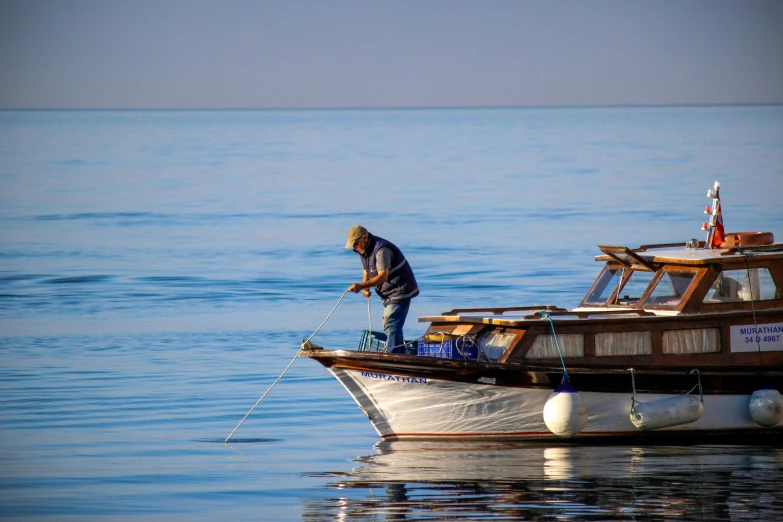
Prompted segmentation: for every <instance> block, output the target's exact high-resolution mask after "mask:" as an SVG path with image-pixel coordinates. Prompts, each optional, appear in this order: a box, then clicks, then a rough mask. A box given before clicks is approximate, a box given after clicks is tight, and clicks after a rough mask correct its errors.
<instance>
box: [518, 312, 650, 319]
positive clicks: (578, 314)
mask: <svg viewBox="0 0 783 522" xmlns="http://www.w3.org/2000/svg"><path fill="white" fill-rule="evenodd" d="M548 315H550V316H552V317H558V316H559V317H563V316H576V317H578V318H580V319H583V318H586V317H592V316H596V315H601V316H604V315H637V316H650V315H655V314H654V313H652V312H648V311H646V310H592V311H587V310H585V311H579V312H575V311H572V312H569V311H567V310H564V311H560V310H558V311H554V312H550V313H549V314H548ZM540 318H541V315H540V314H530V315H526V316H525V319H540Z"/></svg>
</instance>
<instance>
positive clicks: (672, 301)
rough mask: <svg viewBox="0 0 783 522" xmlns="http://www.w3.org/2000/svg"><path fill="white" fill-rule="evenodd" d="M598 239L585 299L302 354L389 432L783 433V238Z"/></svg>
mask: <svg viewBox="0 0 783 522" xmlns="http://www.w3.org/2000/svg"><path fill="white" fill-rule="evenodd" d="M718 191H719V184H717V183H716V186H715V189H714V190H713V191H710V193H708V195H709V196H711V197H712V198H713V207H712V208H709V207H708V208H707V209H706V211H707V212H709V213H710V222H709V223H705V225H704V227H703V228H704V229H706V230H707V232H708V234H707V240H706V241H704V242H698V241H696V240H692V241H691V242H689V243H687V244H686V243H672V244H663V245H643V246H641V247H638V248H629V247H626V246H607V245H599V247H598V248H599V250H600V252H601V254H600V255H598V256H597V257H596V261H599V262H602V263H604V266H603V268H602V270H601V271H600V273H599V274H598V277H597V278H596V280H595V282H594V283H593V285H592V286H591V287H590V289H589V290H588V292H587V294H586V295H585V297H584V298H583V299H582V302H581V303H580V304H579V306H578V307H577V308H575V309H573V310H570V311H569V310H566V309H563V308H559V307H557V306H553V305H549V306H521V307H510V308H464V309H454V310H451V311H449V312H444V313H442V314H440V315H435V316H428V317H421V318H419V321H422V322H428V323H430V324H429V327H428V328H427V331H426V333H425V334H424V336H423V337H422V338H421V339H419V340H418V341H417V345H416V349H415V350H412V349H411V348H410V346H409V347H408V349H407V350H404V351H405V353H391V352H386V351H383V349H379V350H378V351H366V350H342V349H338V350H328V349H324V348H322V347H319V346H315V345H312V344H309V343H308V344H307V345H303V347H302V352H301V355H302V356H304V357H309V358H312V359H315V360H316V361H318V362H319V363H321V364H322V365H324V366H325V367H326V368H328V370H329V371H330V372H331V373H332V374H333V375H334V376H335V377H336V378H337V379H338V380H339V381H340V382H341V383H342V384H343V386H344V387H345V388H346V389H347V390H348V392H349V393H350V394H351V395H352V396H353V398H354V399H355V400H356V402H357V403H358V405H359V407H360V408H361V409H362V410H363V411H364V413H365V414H366V415H367V417H368V418H369V419H370V421H371V422H372V424H373V426H374V427H375V429H376V430H377V431H378V433H379V435H380V436H381V437H382V438H383V439H387V440H396V439H407V438H455V437H463V438H508V439H546V438H557V437H575V438H584V437H616V436H622V437H628V436H632V437H635V436H638V437H644V436H651V435H658V436H660V435H678V434H679V435H685V434H691V435H692V434H694V433H695V434H700V435H710V434H715V435H721V436H724V437H725V436H726V435H727V434H736V435H739V434H745V433H749V432H753V433H754V434H758V433H760V432H768V433H770V434H772V435H773V436H774V434H780V432H781V430H783V423H781V422H780V421H781V418H783V399H781V395H780V393H779V392H778V391H779V390H781V389H783V299H782V298H781V288H783V243H777V244H776V243H774V237H773V235H772V234H771V233H769V232H752V233H735V234H723V233H722V216H721V211H720V198H719V194H718Z"/></svg>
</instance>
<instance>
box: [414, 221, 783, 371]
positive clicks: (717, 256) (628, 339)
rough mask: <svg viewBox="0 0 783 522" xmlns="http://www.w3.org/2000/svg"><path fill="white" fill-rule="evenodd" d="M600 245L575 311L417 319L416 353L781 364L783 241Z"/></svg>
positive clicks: (592, 362)
mask: <svg viewBox="0 0 783 522" xmlns="http://www.w3.org/2000/svg"><path fill="white" fill-rule="evenodd" d="M765 234H767V233H765ZM769 236H771V234H769ZM765 237H766V236H765ZM599 248H600V250H601V252H602V255H599V256H597V257H596V260H597V261H599V262H604V263H605V264H604V267H603V268H602V270H601V272H600V273H599V274H598V277H597V278H596V280H595V282H594V283H593V284H592V286H591V287H590V289H589V290H588V291H587V294H586V295H585V297H584V298H583V299H582V301H581V303H580V304H579V306H578V307H577V308H575V309H574V310H572V311H568V310H566V309H563V308H558V307H556V306H546V307H515V308H488V309H455V310H451V311H449V312H445V313H443V314H441V315H440V316H429V317H421V318H420V319H419V320H420V321H426V322H430V323H431V324H430V326H429V328H428V329H427V331H426V333H425V335H424V337H423V338H422V339H421V340H419V349H418V354H419V355H434V356H436V357H443V358H451V359H468V360H470V359H473V360H477V361H481V360H484V361H488V362H497V363H517V364H528V365H530V364H542V365H549V364H553V365H557V364H559V363H560V355H561V354H562V357H563V358H564V359H565V362H566V364H567V365H569V367H572V366H574V365H576V366H591V367H606V366H613V367H623V366H626V367H628V366H634V367H637V368H639V367H661V368H670V367H673V366H674V367H683V368H684V367H693V366H694V365H696V364H697V363H698V366H701V367H705V366H707V367H733V366H742V367H752V366H758V365H759V364H760V363H762V364H764V365H771V366H780V365H783V298H781V288H783V244H780V243H779V244H771V241H770V244H766V245H755V246H750V247H741V246H740V247H732V248H715V249H710V248H704V243H698V242H695V241H692V242H691V243H690V244H685V243H682V244H665V245H645V246H642V247H639V248H636V249H630V248H628V247H625V246H605V245H602V246H599ZM553 334H555V335H553ZM759 334H760V335H759ZM449 342H451V343H452V344H451V345H447V343H449ZM460 343H461V345H462V349H460ZM444 346H447V347H450V348H451V352H447V353H446V354H443V347H444Z"/></svg>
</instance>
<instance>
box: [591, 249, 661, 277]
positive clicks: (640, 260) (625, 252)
mask: <svg viewBox="0 0 783 522" xmlns="http://www.w3.org/2000/svg"><path fill="white" fill-rule="evenodd" d="M598 248H599V249H600V250H601V252H603V253H604V254H606V255H608V256H609V257H611V258H612V259H614V260H615V261H617V262H618V263H621V264H623V265H625V266H627V267H629V268H630V267H631V265H632V263H631V262H630V261H629V260H626V259H623V258H621V257H620V256H619V255H618V254H622V255H625V256H628V257H629V258H630V259H633V260H634V261H636V262H637V263H638V264H640V265H642V266H645V267H647V268H648V269H649V270H651V271H653V272H655V271H656V270H658V269H659V268H660V266H659V265H656V264H655V263H651V262H649V261H648V260H646V259H644V258H643V257H642V256H640V255H639V254H637V253H636V252H635V251H633V250H631V249H630V248H628V247H627V246H611V245H598Z"/></svg>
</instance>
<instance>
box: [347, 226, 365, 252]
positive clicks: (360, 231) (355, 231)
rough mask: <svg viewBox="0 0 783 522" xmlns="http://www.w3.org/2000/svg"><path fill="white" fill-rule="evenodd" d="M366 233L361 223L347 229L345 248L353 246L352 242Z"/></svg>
mask: <svg viewBox="0 0 783 522" xmlns="http://www.w3.org/2000/svg"><path fill="white" fill-rule="evenodd" d="M367 234H368V232H367V229H366V228H364V227H363V226H361V225H356V226H353V227H351V230H349V231H348V242H347V243H346V244H345V248H353V243H354V242H355V241H356V240H357V239H359V238H360V237H362V236H366V235H367Z"/></svg>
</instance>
